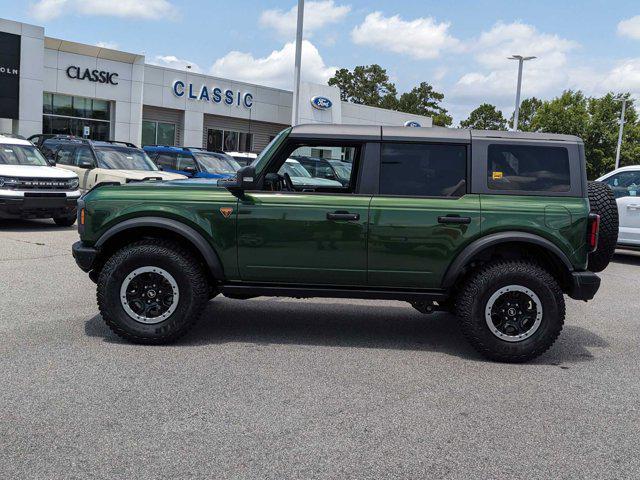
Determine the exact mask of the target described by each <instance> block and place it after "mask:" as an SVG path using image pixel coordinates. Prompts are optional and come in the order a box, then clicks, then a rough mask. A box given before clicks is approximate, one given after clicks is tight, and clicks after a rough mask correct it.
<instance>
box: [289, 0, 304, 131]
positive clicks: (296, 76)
mask: <svg viewBox="0 0 640 480" xmlns="http://www.w3.org/2000/svg"><path fill="white" fill-rule="evenodd" d="M303 23H304V0H298V28H297V30H296V60H295V66H294V71H293V109H292V119H291V124H292V125H294V126H295V125H298V123H300V68H301V64H302V26H303Z"/></svg>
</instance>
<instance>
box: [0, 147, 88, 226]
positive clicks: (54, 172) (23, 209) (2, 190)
mask: <svg viewBox="0 0 640 480" xmlns="http://www.w3.org/2000/svg"><path fill="white" fill-rule="evenodd" d="M79 197H80V191H79V190H78V176H77V175H76V174H75V173H73V172H70V171H68V170H64V169H62V168H55V167H52V166H50V165H49V163H48V162H47V160H46V159H45V158H44V156H43V155H42V154H41V153H40V151H39V150H38V149H37V148H36V147H35V146H34V145H33V144H32V143H31V142H29V141H27V140H24V139H21V138H16V137H14V136H12V135H6V134H0V218H5V219H6V218H53V220H54V221H55V222H56V224H57V225H60V226H65V227H68V226H71V225H73V224H74V223H75V221H76V205H77V202H78V198H79Z"/></svg>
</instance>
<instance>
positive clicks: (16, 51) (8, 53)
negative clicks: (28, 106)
mask: <svg viewBox="0 0 640 480" xmlns="http://www.w3.org/2000/svg"><path fill="white" fill-rule="evenodd" d="M19 106H20V36H19V35H13V34H12V33H4V32H0V118H12V119H17V118H18V113H19Z"/></svg>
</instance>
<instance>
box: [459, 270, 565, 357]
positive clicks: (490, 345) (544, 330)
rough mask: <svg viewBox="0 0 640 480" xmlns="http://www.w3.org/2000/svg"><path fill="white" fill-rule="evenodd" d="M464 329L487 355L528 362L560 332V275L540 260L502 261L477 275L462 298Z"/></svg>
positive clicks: (461, 313) (561, 323)
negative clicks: (555, 276)
mask: <svg viewBox="0 0 640 480" xmlns="http://www.w3.org/2000/svg"><path fill="white" fill-rule="evenodd" d="M456 314H457V315H458V317H459V318H460V324H461V328H462V332H463V333H464V335H465V337H466V338H467V340H469V342H470V343H471V345H472V346H473V347H474V348H475V349H476V350H477V351H478V352H479V353H481V354H482V355H484V356H485V357H487V358H490V359H492V360H497V361H501V362H526V361H527V360H531V359H533V358H535V357H537V356H539V355H541V354H542V353H544V352H545V351H546V350H547V349H548V348H549V347H551V345H553V343H554V342H555V340H556V338H558V335H559V334H560V331H561V330H562V326H563V324H564V316H565V304H564V297H563V294H562V290H561V289H560V287H559V286H558V283H557V282H556V280H555V279H554V278H553V277H552V276H551V275H550V274H549V272H547V271H546V270H544V269H543V268H541V267H539V266H538V265H535V264H532V263H529V262H524V261H512V262H496V263H491V264H488V265H486V266H485V267H484V268H482V269H481V270H479V271H477V272H475V273H474V274H472V275H471V276H470V277H469V278H468V279H467V281H466V282H465V284H464V285H463V287H462V289H461V291H460V293H459V294H458V298H457V299H456Z"/></svg>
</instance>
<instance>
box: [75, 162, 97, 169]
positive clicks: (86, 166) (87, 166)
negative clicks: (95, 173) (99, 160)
mask: <svg viewBox="0 0 640 480" xmlns="http://www.w3.org/2000/svg"><path fill="white" fill-rule="evenodd" d="M78 167H80V168H84V169H87V170H91V169H92V168H93V163H92V162H90V161H89V160H81V161H80V163H78Z"/></svg>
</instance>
